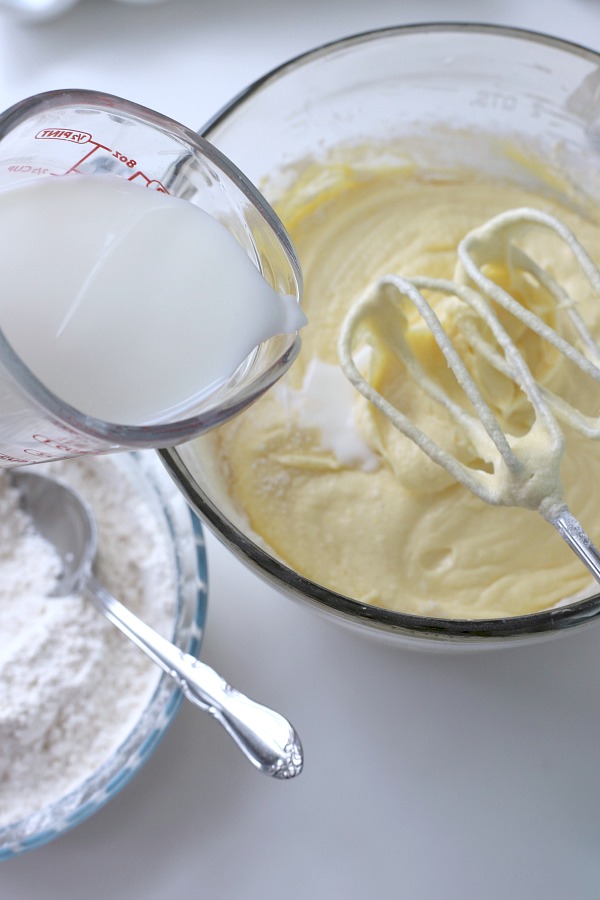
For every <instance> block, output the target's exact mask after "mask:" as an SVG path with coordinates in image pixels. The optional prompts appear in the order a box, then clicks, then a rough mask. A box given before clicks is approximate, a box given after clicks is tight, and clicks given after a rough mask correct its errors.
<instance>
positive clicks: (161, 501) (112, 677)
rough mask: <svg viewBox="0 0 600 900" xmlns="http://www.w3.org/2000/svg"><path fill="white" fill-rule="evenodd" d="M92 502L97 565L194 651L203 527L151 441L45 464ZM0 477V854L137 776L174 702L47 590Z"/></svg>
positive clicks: (130, 649)
mask: <svg viewBox="0 0 600 900" xmlns="http://www.w3.org/2000/svg"><path fill="white" fill-rule="evenodd" d="M43 474H47V475H52V476H55V477H57V478H60V479H62V480H64V481H65V482H66V483H67V484H70V485H72V486H73V487H74V488H76V489H77V490H79V491H80V492H81V494H82V495H83V496H84V497H85V498H86V499H87V500H88V502H89V504H90V505H91V507H92V509H93V511H94V514H95V518H96V523H97V527H98V554H97V560H96V572H97V574H98V576H99V578H100V580H101V581H102V582H103V584H104V585H105V586H106V587H107V588H108V589H109V590H110V591H111V592H112V593H113V594H114V595H115V596H116V597H118V598H119V599H120V600H121V602H123V603H124V604H125V605H126V606H128V607H129V608H130V609H131V610H132V611H133V612H134V613H136V614H137V615H138V616H139V617H140V618H141V619H143V620H144V621H146V622H147V623H148V624H149V625H151V626H152V627H153V628H155V629H156V630H157V631H158V632H160V633H161V634H163V635H164V636H166V637H168V638H169V639H171V640H173V641H174V643H175V644H176V645H177V646H178V647H180V648H181V649H182V650H183V651H185V652H189V653H192V654H195V655H196V654H197V652H198V650H199V646H200V641H201V637H202V632H203V627H204V620H205V614H206V603H207V583H206V578H207V572H206V558H205V552H204V544H203V539H202V532H201V528H200V525H199V523H198V521H197V519H196V518H195V516H194V515H193V514H192V513H191V512H190V510H189V507H188V506H187V504H186V503H185V501H184V499H183V497H182V496H181V494H180V492H179V491H178V490H177V488H176V487H175V486H174V485H173V483H172V481H171V479H170V478H169V476H168V475H167V474H166V473H165V471H164V468H163V466H162V465H161V464H160V462H159V460H158V459H157V457H156V455H155V454H154V453H153V452H152V451H143V452H142V453H138V454H115V455H111V456H104V457H82V458H79V459H70V460H63V461H59V462H55V463H54V462H53V463H48V464H47V465H44V467H43ZM9 479H10V476H9V475H8V474H7V475H6V476H2V478H1V479H0V532H1V533H2V541H1V542H0V544H1V549H0V621H1V622H2V627H1V629H0V683H1V684H2V704H1V708H0V859H4V858H7V857H10V856H14V855H16V854H18V853H22V852H24V851H26V850H30V849H32V848H35V847H37V846H40V845H41V844H43V843H46V842H47V841H49V840H51V839H52V838H54V837H57V836H58V835H59V834H61V833H62V832H64V831H67V830H69V829H70V828H72V827H73V826H75V825H77V824H78V823H79V822H81V821H83V820H84V819H86V818H88V817H89V816H90V815H92V814H93V813H94V812H95V811H96V810H97V809H99V808H100V807H101V806H103V805H104V804H105V803H106V802H107V801H108V800H110V799H111V797H113V796H114V795H115V794H116V793H117V792H118V791H120V790H121V788H122V787H123V786H124V785H125V784H126V783H127V782H128V781H129V780H130V778H131V777H132V776H133V775H135V773H136V772H137V771H138V770H139V769H140V767H141V766H142V765H143V764H144V763H145V761H146V760H147V759H148V758H149V756H150V755H151V754H152V752H153V751H154V749H155V747H156V746H157V744H158V742H159V741H160V739H161V738H162V736H163V735H164V734H165V732H166V730H167V729H168V727H169V726H170V724H171V722H172V721H173V718H174V716H175V714H176V712H177V710H178V709H179V706H180V704H181V700H182V695H181V693H180V692H179V691H178V690H177V689H176V687H175V686H174V682H173V681H172V679H170V678H169V677H168V676H166V675H165V674H163V673H162V672H161V670H160V669H159V668H158V667H157V666H156V665H155V664H154V663H152V662H151V661H150V660H149V659H148V658H147V657H146V656H145V654H143V653H142V651H141V650H139V649H138V648H137V647H135V646H134V645H133V644H132V643H131V642H130V641H128V640H127V638H125V637H124V636H123V635H122V634H121V633H120V632H119V631H118V630H117V629H116V628H115V627H114V626H113V625H111V624H110V623H109V622H108V621H106V620H105V619H104V618H103V617H102V616H101V615H99V613H98V612H97V611H96V610H95V609H94V608H93V607H92V605H91V604H90V603H89V602H86V601H85V600H84V599H83V598H82V597H79V596H71V597H63V598H48V597H47V596H46V594H47V590H48V587H49V586H51V584H52V579H53V577H54V574H53V573H54V572H55V566H56V559H55V557H54V554H53V552H52V551H51V548H49V547H48V545H47V544H46V543H45V542H44V541H43V540H42V539H41V538H40V537H39V536H38V535H37V534H35V533H34V532H33V533H32V531H31V529H30V528H29V527H28V525H27V521H26V519H25V518H24V516H23V513H22V511H21V510H20V508H19V504H18V494H17V492H16V491H15V489H14V488H12V487H11V485H10V480H9Z"/></svg>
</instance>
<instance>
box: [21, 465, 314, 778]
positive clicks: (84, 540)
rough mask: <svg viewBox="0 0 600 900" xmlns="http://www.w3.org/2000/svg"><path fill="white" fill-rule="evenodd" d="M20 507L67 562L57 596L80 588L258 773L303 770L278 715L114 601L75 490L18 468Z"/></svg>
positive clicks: (294, 739) (285, 774) (90, 520)
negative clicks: (97, 569)
mask: <svg viewBox="0 0 600 900" xmlns="http://www.w3.org/2000/svg"><path fill="white" fill-rule="evenodd" d="M11 477H12V481H13V484H14V485H15V487H16V488H17V489H18V490H19V492H20V496H21V505H22V507H23V509H24V511H25V512H26V513H27V514H28V515H29V516H30V518H31V520H32V521H33V524H34V525H35V528H36V529H37V531H38V533H39V534H40V535H41V536H42V537H43V538H45V539H46V540H47V541H48V542H49V543H50V544H52V545H53V546H54V547H55V549H56V551H57V553H58V554H59V557H60V559H61V562H62V571H61V573H60V575H59V576H58V578H57V581H56V585H55V587H54V589H53V591H52V596H55V597H61V596H67V595H68V594H72V593H74V592H81V593H82V594H83V595H84V596H85V597H86V599H88V600H90V602H92V603H93V605H94V606H95V607H96V609H97V610H98V611H99V612H101V613H102V614H103V615H104V616H105V617H106V618H107V619H109V621H111V622H112V623H113V624H114V625H116V627H117V628H119V629H120V630H121V631H122V632H123V633H124V634H125V635H126V636H127V637H128V638H130V640H132V641H133V642H134V643H135V644H137V646H138V647H140V649H141V650H143V651H144V652H145V653H146V654H147V655H148V656H149V657H150V658H151V659H153V660H154V662H155V663H157V665H159V666H160V667H161V668H162V669H163V670H164V671H165V672H167V673H168V674H169V675H170V676H171V677H172V678H173V679H174V680H175V682H176V684H177V685H178V687H179V689H180V690H181V692H182V693H183V695H184V696H185V697H186V698H187V699H188V700H189V701H190V702H191V703H194V704H195V705H196V706H199V707H200V709H203V710H204V711H205V712H208V713H209V714H210V715H211V716H213V718H215V719H216V720H217V721H218V722H219V723H220V724H221V725H222V726H223V727H224V728H225V730H226V731H227V732H228V734H229V735H230V736H231V737H232V738H233V740H234V741H235V742H236V744H237V745H238V747H239V748H240V749H241V750H242V752H243V753H244V754H245V755H246V757H247V758H248V759H249V760H250V762H252V763H253V765H254V766H256V768H258V769H259V770H260V771H261V772H263V773H265V774H267V775H271V776H273V777H274V778H279V779H289V778H293V777H294V776H296V775H298V774H299V773H300V772H301V771H302V767H303V752H302V745H301V742H300V739H299V737H298V735H297V733H296V731H295V729H294V728H293V726H292V725H291V724H290V723H289V722H288V721H287V719H285V718H284V717H283V716H281V715H280V714H279V713H277V712H275V711H274V710H272V709H269V708H268V707H266V706H263V705H261V704H259V703H256V702H255V701H254V700H251V699H250V698H248V697H246V696H245V695H244V694H242V693H240V692H239V691H237V690H236V689H235V688H232V687H231V686H230V685H229V684H228V683H227V682H226V681H225V679H223V678H222V677H221V676H220V675H219V674H218V673H217V672H215V671H214V669H212V668H210V666H207V665H206V664H205V663H202V662H200V661H199V660H197V659H196V658H195V657H193V656H191V654H189V653H184V652H183V651H182V650H180V649H179V648H178V647H176V646H175V645H174V644H172V643H171V642H170V641H168V640H166V639H165V638H163V637H162V635H159V634H158V633H157V632H155V631H154V630H153V629H152V628H150V627H149V626H148V625H146V624H145V623H144V622H142V621H141V620H140V619H139V618H138V617H137V616H135V615H134V614H133V613H132V612H131V611H130V610H128V609H127V608H126V607H124V606H123V605H122V604H121V603H120V602H119V601H118V600H116V599H115V598H114V597H113V596H112V595H111V594H110V593H109V592H108V591H107V590H106V589H105V588H104V587H103V586H102V584H101V583H100V582H99V581H98V579H97V578H96V577H95V575H94V573H93V565H94V559H95V556H96V547H97V535H96V524H95V521H94V516H93V513H92V511H91V509H90V507H89V506H88V504H87V503H86V502H85V500H84V499H83V498H82V497H81V496H80V495H79V494H78V493H77V492H76V491H75V490H73V489H72V488H71V487H69V486H67V485H65V484H63V483H62V482H61V481H58V480H56V479H54V478H49V477H47V476H45V475H38V474H37V473H30V472H13V473H12V476H11Z"/></svg>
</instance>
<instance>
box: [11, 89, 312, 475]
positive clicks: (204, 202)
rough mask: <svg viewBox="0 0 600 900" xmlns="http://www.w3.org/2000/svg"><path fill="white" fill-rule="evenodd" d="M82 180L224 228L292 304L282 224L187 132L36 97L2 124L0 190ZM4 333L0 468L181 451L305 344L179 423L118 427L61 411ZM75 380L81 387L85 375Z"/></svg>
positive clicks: (110, 105) (63, 98)
mask: <svg viewBox="0 0 600 900" xmlns="http://www.w3.org/2000/svg"><path fill="white" fill-rule="evenodd" d="M77 175H103V176H107V175H114V176H117V177H119V178H124V179H126V180H127V181H129V182H134V183H136V184H138V185H140V186H141V188H143V189H146V190H151V191H157V192H159V193H166V194H170V195H172V196H174V197H179V198H183V199H185V200H187V201H189V202H191V203H192V204H195V205H197V206H198V207H200V208H202V209H203V210H204V211H205V212H207V213H209V214H210V215H211V216H212V217H213V218H214V219H216V220H218V221H220V222H221V223H222V224H223V225H224V226H225V227H226V228H227V230H228V231H229V232H230V233H231V234H232V235H233V237H234V238H235V239H236V240H237V242H238V243H239V244H240V245H241V247H242V248H243V250H244V251H245V252H246V254H247V256H248V257H249V258H250V259H251V260H252V262H253V263H254V264H255V266H256V267H257V269H258V270H259V271H260V272H261V274H262V275H263V276H264V278H265V280H266V281H267V282H268V283H269V284H270V285H271V287H272V288H273V289H274V290H275V291H276V292H277V293H279V294H282V295H284V294H287V295H291V296H292V297H294V298H295V299H296V300H299V298H300V293H301V275H300V268H299V265H298V262H297V260H296V257H295V254H294V250H293V248H292V246H291V244H290V241H289V239H288V237H287V235H286V232H285V230H284V228H283V226H282V225H281V223H280V221H279V219H278V218H277V216H276V215H275V213H274V212H273V211H272V209H271V208H270V207H269V205H268V204H267V203H266V201H265V200H264V199H263V198H262V197H261V195H260V194H259V193H258V191H257V190H256V189H255V188H254V187H253V185H252V184H251V183H250V182H248V181H247V179H246V178H245V177H244V175H243V174H242V173H241V172H239V171H238V170H237V168H236V167H235V166H234V165H233V164H232V163H231V162H229V160H228V159H227V158H226V157H224V156H223V155H222V154H221V153H220V152H219V151H218V150H216V149H215V148H214V147H212V146H211V145H210V144H209V143H207V142H206V141H205V140H204V139H203V138H201V137H199V136H198V135H197V134H195V133H194V132H193V131H191V130H189V129H187V128H186V127H185V126H183V125H180V124H179V123H177V122H175V121H173V120H171V119H168V118H166V117H164V116H162V115H160V114H158V113H156V112H154V111H152V110H149V109H146V108H144V107H141V106H138V105H137V104H135V103H130V102H129V101H126V100H123V99H121V98H118V97H113V96H110V95H106V94H101V93H97V92H94V91H52V92H48V93H44V94H39V95H36V96H34V97H32V98H30V99H28V100H24V101H22V102H20V103H18V104H16V105H15V106H13V107H11V108H10V109H8V110H7V111H6V112H4V113H3V114H2V115H0V191H1V190H2V189H3V188H7V187H10V186H11V185H14V184H16V183H18V182H23V181H30V180H32V179H39V178H40V177H48V176H68V177H75V176H77ZM49 227H51V224H50V225H49ZM82 227H85V226H84V225H82ZM32 265H35V260H32ZM40 281H41V282H42V281H43V272H40ZM40 302H43V294H42V293H41V296H40ZM1 328H2V322H1V321H0V467H10V466H15V465H27V464H31V463H39V462H44V461H45V460H50V459H56V458H57V457H67V456H78V455H82V454H98V453H106V452H110V451H114V450H121V449H133V448H144V447H146V448H148V447H167V446H173V445H175V444H178V443H180V442H182V441H187V440H189V439H190V438H192V437H194V436H196V435H199V434H201V433H203V432H205V431H206V430H208V429H210V428H213V427H215V426H216V425H218V424H220V423H221V422H223V421H225V420H226V419H228V418H230V417H231V416H233V415H235V414H236V413H237V412H239V411H240V410H241V409H243V408H244V407H245V406H247V405H248V404H249V403H251V402H252V401H253V400H255V399H256V398H257V397H258V396H260V394H262V393H263V392H264V391H265V390H266V389H267V388H269V387H270V386H271V385H272V384H273V383H274V382H275V381H276V380H277V378H279V377H280V375H282V374H283V372H284V371H285V370H286V369H287V368H288V367H289V365H290V364H291V363H292V361H293V360H294V359H295V357H296V355H297V353H298V350H299V346H300V340H299V337H298V335H297V333H295V332H294V333H290V334H280V335H275V336H274V337H272V338H270V339H269V340H267V341H264V342H263V343H262V344H260V345H259V346H258V347H257V348H256V349H255V350H254V351H253V352H252V353H251V354H250V356H248V357H247V358H246V359H245V361H244V362H243V363H242V364H241V365H240V366H239V367H238V369H237V370H236V372H235V373H234V374H233V376H232V377H231V378H229V379H228V380H227V381H226V382H225V383H224V384H223V385H221V386H220V387H218V388H217V389H215V390H214V391H212V392H209V393H207V394H204V395H201V396H200V398H199V399H197V400H196V401H195V402H194V405H193V406H192V407H189V408H186V409H185V412H184V413H180V414H179V416H174V417H172V418H169V419H167V420H166V421H161V422H160V423H159V424H149V425H128V424H127V425H123V424H115V423H111V422H107V421H103V420H101V419H98V418H94V417H93V416H90V415H87V414H86V413H85V411H83V410H80V409H75V408H73V407H72V406H70V405H68V404H67V403H65V402H63V401H62V400H61V399H60V398H59V397H57V396H56V395H55V394H54V393H53V392H52V391H50V390H49V389H48V388H47V387H46V386H45V385H44V384H43V383H42V382H41V381H40V380H39V379H38V378H37V377H36V376H35V375H34V373H33V372H32V371H31V370H30V368H29V367H28V366H27V365H26V364H25V363H24V362H23V360H22V359H21V358H20V357H19V356H18V354H17V353H16V352H15V351H14V349H13V347H12V346H11V344H10V343H9V341H8V339H7V337H6V335H5V334H4V333H3V332H2V330H1ZM73 377H74V378H77V377H81V378H84V377H85V372H81V373H78V372H74V373H73Z"/></svg>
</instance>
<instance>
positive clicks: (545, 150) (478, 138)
mask: <svg viewBox="0 0 600 900" xmlns="http://www.w3.org/2000/svg"><path fill="white" fill-rule="evenodd" d="M202 133H203V135H204V136H205V137H206V138H208V140H209V141H211V142H212V143H214V144H216V146H217V147H218V148H219V149H220V150H221V151H222V152H224V153H225V154H226V155H227V156H228V157H230V158H231V159H232V160H234V161H235V163H236V165H238V166H239V167H240V168H241V169H242V171H243V172H244V173H245V174H246V175H247V176H248V177H249V178H250V180H251V181H253V182H254V184H256V185H257V186H258V187H259V188H260V189H261V190H262V191H263V192H264V194H265V196H266V197H267V199H268V200H269V201H270V202H271V203H273V204H275V205H276V203H277V199H278V197H279V196H281V195H282V193H283V192H284V191H285V189H286V186H288V185H289V183H290V179H291V178H293V177H294V174H295V172H296V166H297V164H299V163H301V162H302V161H303V160H315V161H317V162H318V161H319V159H321V158H325V157H326V156H327V154H329V153H330V152H331V151H332V149H334V148H336V147H340V146H345V145H350V146H351V145H359V146H360V145H361V144H368V145H375V146H379V145H386V146H389V147H392V146H393V145H394V144H399V145H403V146H405V147H409V148H410V149H411V152H412V154H413V156H415V157H416V158H417V160H418V162H419V164H420V166H421V167H424V168H429V169H430V170H431V171H436V170H439V168H440V167H441V168H446V167H447V166H448V165H450V166H452V165H453V164H454V165H456V164H457V163H458V162H459V163H460V165H461V166H465V167H470V168H476V169H478V170H479V171H481V172H483V173H486V174H492V175H495V176H501V177H502V178H505V179H514V180H516V181H518V182H523V181H525V182H526V183H527V184H528V185H529V186H531V185H532V184H534V185H535V184H536V179H538V178H540V176H539V175H538V174H536V171H535V167H531V166H529V167H528V166H527V165H523V162H524V160H526V159H531V158H537V159H540V160H542V161H544V162H547V163H548V165H549V167H551V169H552V170H554V171H559V172H560V173H561V176H562V179H563V184H562V185H559V184H557V185H556V186H555V189H556V190H560V191H562V190H565V191H567V192H568V193H569V195H571V197H572V198H576V197H577V196H584V197H585V198H586V199H587V200H588V201H590V200H591V201H596V202H597V201H599V200H600V55H598V54H597V53H594V52H592V51H590V50H586V49H584V48H582V47H579V46H575V45H573V44H569V43H566V42H564V41H561V40H557V39H554V38H551V37H547V36H544V35H540V34H535V33H530V32H525V31H520V30H516V29H509V28H499V27H493V26H481V25H466V24H440V25H432V24H427V25H416V26H407V27H400V28H391V29H385V30H381V31H374V32H370V33H366V34H360V35H357V36H354V37H350V38H348V39H346V40H341V41H338V42H335V43H333V44H328V45H326V46H323V47H320V48H318V49H316V50H314V51H312V52H309V53H307V54H305V55H303V56H300V57H298V58H297V59H294V60H292V61H291V62H288V63H286V64H285V65H283V66H281V67H280V68H278V69H276V70H275V71H273V72H271V73H270V74H268V75H266V76H265V77H264V78H261V79H260V80H259V81H257V82H256V83H255V84H253V85H251V86H250V87H249V88H248V89H247V90H245V91H244V92H243V93H242V94H241V95H240V96H238V97H236V98H235V99H234V100H233V101H232V102H231V103H230V105H229V106H227V107H226V108H225V109H224V110H222V111H221V112H220V113H219V114H218V115H216V116H215V117H214V119H213V120H212V121H211V122H209V123H208V124H207V125H206V126H205V128H204V129H203V132H202ZM436 134H437V135H438V137H439V135H440V134H443V140H439V139H438V140H436V139H435V135H436ZM539 184H540V186H541V185H542V181H541V178H540V181H539ZM575 202H576V201H575ZM162 456H163V459H164V461H165V462H166V464H167V466H168V468H169V469H170V471H171V473H172V475H173V476H174V478H175V480H176V482H177V483H178V484H179V486H180V487H181V489H182V490H183V492H184V494H185V495H186V496H187V498H188V499H189V501H190V502H191V504H192V505H193V507H194V508H195V509H196V510H197V511H198V513H199V514H200V516H201V517H202V518H203V519H204V520H205V521H206V522H207V523H208V524H209V525H210V527H211V528H212V529H214V531H215V532H216V533H217V535H218V536H219V537H220V538H221V539H222V541H223V542H224V543H225V544H226V545H227V546H228V547H230V548H231V549H232V550H233V552H234V553H235V554H236V555H237V556H239V557H240V558H241V559H242V560H243V561H244V562H245V563H247V564H248V565H249V566H251V567H252V568H253V569H254V570H255V571H256V572H258V573H259V574H260V575H262V576H264V577H265V578H267V579H268V580H269V581H270V582H271V583H273V584H275V585H276V586H277V587H278V588H280V589H281V590H282V591H284V592H285V593H286V594H289V595H291V596H292V597H294V598H296V599H300V600H302V601H303V602H305V603H307V604H310V605H311V606H313V607H314V608H316V609H318V610H320V611H322V612H324V613H327V614H328V615H330V616H332V617H335V618H336V619H337V620H338V621H340V622H344V623H347V624H350V625H354V626H356V627H358V628H360V629H361V630H363V631H371V632H378V633H380V634H386V635H390V636H393V637H394V638H396V639H400V638H406V639H409V640H411V641H412V642H413V643H414V640H415V639H417V640H419V641H420V642H421V644H422V645H424V646H425V645H427V644H428V645H429V646H440V645H443V644H444V642H446V644H450V643H452V642H454V643H457V642H461V643H463V644H466V643H468V644H470V645H472V646H482V645H484V646H492V645H494V644H498V645H505V644H507V643H510V641H511V639H518V640H522V641H523V640H531V639H533V638H537V637H541V636H549V635H552V634H557V633H560V632H563V631H564V630H566V629H569V628H571V627H572V626H577V625H580V624H582V623H585V622H589V621H591V620H593V619H595V618H597V617H598V616H599V615H600V596H598V595H594V596H590V597H589V598H587V599H584V600H582V601H579V602H573V603H571V604H569V605H565V606H561V607H559V608H555V609H549V610H547V611H543V612H538V613H535V614H532V615H524V616H518V617H510V618H502V619H491V620H482V619H477V620H474V619H473V620H457V619H439V618H427V617H421V616H415V615H406V614H403V613H400V612H392V611H389V610H386V609H381V608H378V607H374V606H367V605H364V604H362V603H358V602H356V601H354V600H352V599H350V598H348V597H345V596H341V595H340V594H336V593H334V592H333V591H331V590H328V589H326V588H324V587H322V586H321V585H319V584H315V583H313V582H311V581H309V580H308V579H306V578H303V577H301V576H300V575H298V574H297V573H296V572H294V571H292V570H291V569H290V568H289V567H288V566H286V565H285V564H283V563H282V562H281V561H280V560H279V559H277V558H276V556H275V555H274V554H271V553H270V552H269V551H268V549H266V548H265V547H264V546H263V545H261V543H260V541H259V540H258V539H257V538H256V537H255V536H254V535H253V534H252V532H251V531H250V530H249V528H248V526H247V525H246V524H245V522H244V520H243V517H241V516H240V515H239V513H238V512H236V510H235V509H234V508H233V505H232V503H231V501H230V500H229V498H228V495H227V491H226V489H225V486H224V484H223V480H222V477H221V474H220V472H219V466H218V460H217V459H216V458H215V454H214V452H213V449H212V441H211V435H208V436H206V437H203V438H201V439H199V440H197V441H194V442H192V443H189V444H184V445H182V446H179V447H178V448H175V449H171V450H167V451H165V452H164V453H163V454H162ZM398 591H399V592H401V591H402V585H401V584H399V585H398Z"/></svg>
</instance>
